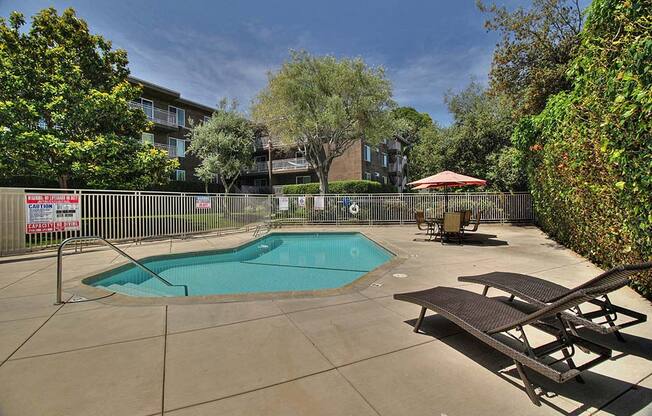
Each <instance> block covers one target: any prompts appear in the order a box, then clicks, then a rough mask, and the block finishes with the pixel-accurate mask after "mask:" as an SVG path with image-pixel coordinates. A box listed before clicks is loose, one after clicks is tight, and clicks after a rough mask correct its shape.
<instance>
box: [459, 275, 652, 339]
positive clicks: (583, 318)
mask: <svg viewBox="0 0 652 416" xmlns="http://www.w3.org/2000/svg"><path fill="white" fill-rule="evenodd" d="M650 269H652V262H648V263H640V264H631V265H624V266H618V267H615V268H613V269H611V270H609V271H606V272H604V273H602V274H600V275H599V276H597V277H595V278H593V279H591V280H589V281H588V282H586V283H583V284H581V285H579V286H576V287H575V288H573V289H568V288H567V287H564V286H561V285H558V284H556V283H552V282H549V281H547V280H543V279H539V278H536V277H533V276H528V275H524V274H519V273H506V272H492V273H487V274H480V275H477V276H461V277H459V278H458V280H459V281H460V282H470V283H478V284H481V285H484V292H483V294H484V295H486V294H487V292H488V290H489V288H490V287H494V288H496V289H500V290H502V291H504V292H507V293H509V294H510V295H511V297H510V299H509V300H510V301H511V300H513V299H514V297H518V298H519V299H522V300H524V301H525V302H528V303H530V304H532V305H535V306H537V307H545V306H546V305H548V304H550V303H553V302H556V301H557V300H559V299H561V298H562V297H564V296H566V295H568V294H569V293H572V292H574V291H577V290H580V289H583V288H585V287H587V286H590V285H592V284H593V283H594V282H595V281H599V280H601V279H604V278H605V277H606V276H613V277H617V278H619V279H621V283H622V286H625V285H627V284H628V283H629V276H631V275H632V274H635V273H638V272H641V271H645V270H650ZM590 303H592V304H594V305H596V306H598V307H599V310H595V311H591V312H582V310H581V309H580V307H579V305H578V306H576V307H575V308H573V310H570V311H566V312H565V313H564V316H565V318H566V319H567V320H568V321H569V322H571V323H572V324H574V325H578V326H580V327H584V328H587V329H590V330H592V331H596V332H599V333H601V334H609V333H613V334H615V335H616V337H617V338H618V339H619V340H621V341H624V339H623V337H622V335H620V332H618V331H619V330H620V329H623V328H627V327H629V326H632V325H636V324H639V323H641V322H645V321H646V320H647V316H645V315H644V314H642V313H639V312H636V311H632V310H629V309H625V308H623V307H620V306H617V305H614V304H613V303H611V301H610V300H609V296H607V295H606V294H605V295H604V297H603V298H602V299H591V300H590ZM618 314H620V315H624V316H626V317H628V318H632V320H630V321H627V322H623V323H619V324H616V322H615V321H616V320H617V319H618ZM597 320H604V321H603V322H598V321H597ZM605 324H606V325H605Z"/></svg>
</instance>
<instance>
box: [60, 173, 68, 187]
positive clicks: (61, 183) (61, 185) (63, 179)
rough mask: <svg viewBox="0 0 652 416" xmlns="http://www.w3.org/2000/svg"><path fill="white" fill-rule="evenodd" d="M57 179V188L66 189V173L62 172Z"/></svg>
mask: <svg viewBox="0 0 652 416" xmlns="http://www.w3.org/2000/svg"><path fill="white" fill-rule="evenodd" d="M58 180H59V188H61V189H68V175H67V174H63V175H61V176H59V178H58Z"/></svg>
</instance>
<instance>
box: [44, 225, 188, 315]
mask: <svg viewBox="0 0 652 416" xmlns="http://www.w3.org/2000/svg"><path fill="white" fill-rule="evenodd" d="M87 240H91V241H100V242H102V243H103V244H104V245H105V246H107V247H109V248H112V249H113V250H114V251H116V252H117V253H118V254H120V255H122V256H123V257H125V258H127V259H128V260H129V261H130V262H132V263H133V264H135V265H136V266H138V267H140V268H141V269H142V270H144V271H145V272H147V273H149V274H150V275H151V276H152V277H154V278H155V279H158V280H160V281H161V282H162V283H163V284H165V285H166V286H169V287H182V288H183V289H184V293H185V295H184V296H188V286H187V285H174V284H172V283H170V282H168V281H167V280H165V279H164V278H162V277H161V276H159V275H158V274H157V273H155V272H154V271H152V269H150V268H149V267H147V266H145V265H144V264H142V263H141V262H139V261H138V260H136V259H135V258H133V257H131V256H130V255H129V254H127V253H125V252H124V251H122V250H120V249H119V248H118V247H116V246H115V245H113V244H111V243H109V242H108V241H107V240H106V239H105V238H103V237H100V236H96V235H91V236H86V237H69V238H66V239H65V240H63V241H62V242H61V244H59V248H58V250H57V303H56V304H57V305H61V304H62V303H64V302H63V301H62V299H61V297H62V291H63V249H64V248H65V247H66V245H68V243H72V242H73V241H87Z"/></svg>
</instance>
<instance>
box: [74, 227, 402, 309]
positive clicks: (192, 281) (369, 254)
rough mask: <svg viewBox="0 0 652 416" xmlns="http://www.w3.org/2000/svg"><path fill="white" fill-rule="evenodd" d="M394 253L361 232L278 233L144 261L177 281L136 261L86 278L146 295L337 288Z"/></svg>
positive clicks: (106, 286) (92, 282)
mask: <svg viewBox="0 0 652 416" xmlns="http://www.w3.org/2000/svg"><path fill="white" fill-rule="evenodd" d="M392 257H393V254H392V253H390V252H389V251H387V250H385V249H384V248H383V247H381V246H379V245H378V244H376V243H374V242H373V241H371V240H369V239H368V238H366V237H365V236H364V235H362V234H360V233H353V232H352V233H272V234H268V235H267V236H265V237H262V238H260V239H257V240H254V241H252V242H250V243H247V244H245V245H243V246H240V247H238V248H235V249H232V250H220V251H204V252H195V253H187V254H175V255H166V256H157V257H151V258H147V259H144V260H143V261H142V263H143V264H144V265H145V266H146V267H148V268H149V269H150V270H152V271H154V272H155V273H157V274H158V275H159V276H161V277H162V278H164V279H165V280H167V281H168V282H170V283H171V284H173V285H175V286H167V285H166V284H165V283H163V282H161V281H160V280H159V279H156V278H155V277H153V276H151V275H150V274H148V273H147V272H145V271H143V270H142V269H140V268H138V267H136V266H134V265H131V264H129V265H125V266H121V267H118V268H115V269H112V270H109V271H107V272H104V273H102V274H100V275H98V276H94V277H91V278H87V279H84V283H86V284H88V285H90V286H95V287H100V288H103V289H106V290H109V291H113V292H119V293H122V294H126V295H130V296H144V297H159V296H185V291H186V287H187V292H188V296H202V295H228V294H236V293H261V292H287V291H307V290H319V289H333V288H338V287H341V286H345V285H347V284H349V283H351V282H353V281H354V280H356V279H358V278H360V277H361V276H363V275H365V274H366V273H368V272H370V271H371V270H373V269H375V268H377V267H378V266H380V265H382V264H383V263H385V262H387V261H389V260H391V258H392ZM184 286H185V287H184Z"/></svg>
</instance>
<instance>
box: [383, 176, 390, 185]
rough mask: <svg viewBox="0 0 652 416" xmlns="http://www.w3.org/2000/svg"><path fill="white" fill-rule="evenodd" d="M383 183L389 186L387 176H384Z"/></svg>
mask: <svg viewBox="0 0 652 416" xmlns="http://www.w3.org/2000/svg"><path fill="white" fill-rule="evenodd" d="M383 183H384V184H385V185H387V184H388V183H389V182H387V176H383Z"/></svg>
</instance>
